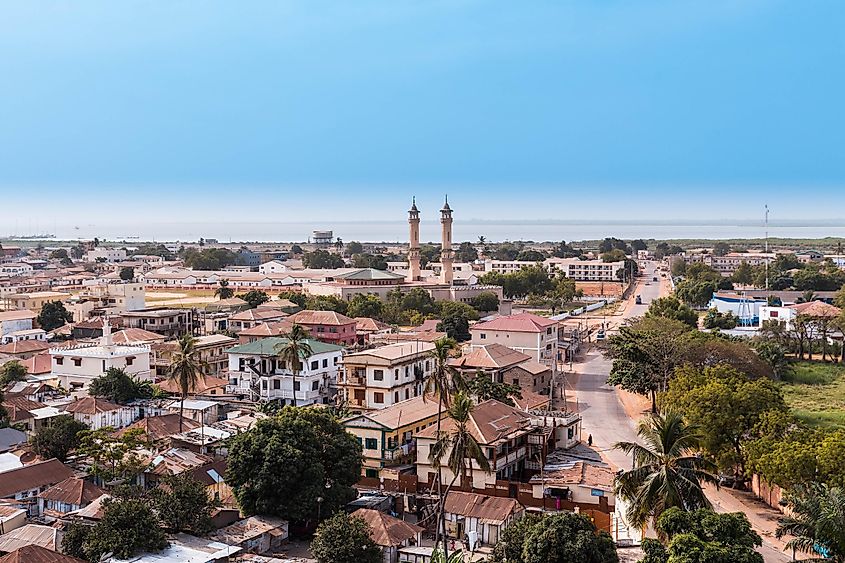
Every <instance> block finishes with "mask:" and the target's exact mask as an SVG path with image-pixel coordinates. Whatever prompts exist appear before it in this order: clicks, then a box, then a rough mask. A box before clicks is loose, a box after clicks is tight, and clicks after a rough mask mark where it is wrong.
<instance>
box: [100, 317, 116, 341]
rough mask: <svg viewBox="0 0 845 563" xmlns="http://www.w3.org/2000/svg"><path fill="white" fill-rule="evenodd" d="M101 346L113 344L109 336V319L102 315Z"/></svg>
mask: <svg viewBox="0 0 845 563" xmlns="http://www.w3.org/2000/svg"><path fill="white" fill-rule="evenodd" d="M102 342H103V346H111V345H112V344H113V342H112V337H111V321H110V320H109V318H108V316H105V317H103V341H102Z"/></svg>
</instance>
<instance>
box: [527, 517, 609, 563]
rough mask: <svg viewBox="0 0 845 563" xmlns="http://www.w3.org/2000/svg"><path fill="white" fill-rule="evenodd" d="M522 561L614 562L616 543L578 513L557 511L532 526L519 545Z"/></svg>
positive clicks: (566, 562) (529, 562)
mask: <svg viewBox="0 0 845 563" xmlns="http://www.w3.org/2000/svg"><path fill="white" fill-rule="evenodd" d="M522 560H523V561H524V563H573V562H575V561H578V562H579V563H616V562H618V561H619V557H618V556H617V554H616V545H615V544H614V543H613V538H612V537H611V536H610V534H608V533H607V532H605V531H603V530H602V531H597V530H596V527H595V526H594V525H593V523H592V522H591V521H590V520H589V519H588V518H587V517H586V516H583V515H580V514H574V513H569V512H558V513H556V514H553V515H550V516H546V517H544V518H542V519H541V520H540V521H539V522H537V523H536V524H534V525H533V526H531V527H530V528H529V529H528V531H527V533H526V535H525V540H524V543H523V547H522Z"/></svg>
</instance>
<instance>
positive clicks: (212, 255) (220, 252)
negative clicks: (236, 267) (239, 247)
mask: <svg viewBox="0 0 845 563" xmlns="http://www.w3.org/2000/svg"><path fill="white" fill-rule="evenodd" d="M179 256H180V258H182V261H183V262H184V263H185V266H186V267H188V268H193V269H194V270H222V269H223V268H225V267H227V266H231V265H232V264H235V263H237V261H238V255H237V254H235V253H234V252H232V251H231V250H228V249H226V248H204V249H202V250H197V249H196V248H185V249H182V250H181V251H180V252H179Z"/></svg>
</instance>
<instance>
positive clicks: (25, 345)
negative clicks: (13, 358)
mask: <svg viewBox="0 0 845 563" xmlns="http://www.w3.org/2000/svg"><path fill="white" fill-rule="evenodd" d="M48 348H50V344H48V343H47V342H44V341H43V340H18V341H17V342H10V343H8V344H3V345H2V346H0V354H12V355H14V354H30V353H32V352H41V351H43V350H47V349H48Z"/></svg>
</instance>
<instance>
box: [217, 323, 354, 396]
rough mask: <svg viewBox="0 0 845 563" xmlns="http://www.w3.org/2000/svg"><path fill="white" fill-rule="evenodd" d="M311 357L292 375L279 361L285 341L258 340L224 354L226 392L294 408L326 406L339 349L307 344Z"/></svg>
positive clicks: (322, 344)
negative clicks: (227, 365)
mask: <svg viewBox="0 0 845 563" xmlns="http://www.w3.org/2000/svg"><path fill="white" fill-rule="evenodd" d="M307 342H308V345H309V346H310V347H311V350H312V352H313V354H311V355H310V356H309V357H307V358H303V360H302V369H301V370H300V371H298V372H297V373H296V374H294V373H293V371H291V368H292V366H291V365H289V364H288V363H286V362H283V361H282V360H281V359H279V351H280V350H281V348H283V347H284V346H285V344H287V339H286V338H277V337H271V338H262V339H259V340H256V341H254V342H250V343H248V344H242V345H240V346H235V347H234V348H230V349H229V350H228V354H229V385H228V386H227V389H226V390H227V392H229V393H234V394H239V395H244V396H246V397H247V398H250V399H251V400H263V401H280V402H282V403H283V404H292V403H293V400H294V397H295V399H296V404H297V405H298V406H303V405H313V404H327V403H328V402H329V400H330V399H331V398H332V394H333V388H334V385H335V383H336V382H337V377H338V375H337V374H338V369H339V366H340V364H341V359H342V357H343V348H342V347H341V346H335V345H334V344H326V343H324V342H320V341H318V340H311V339H309V340H307Z"/></svg>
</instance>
